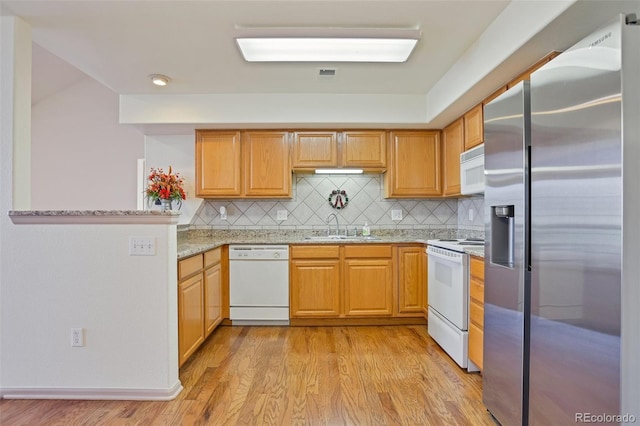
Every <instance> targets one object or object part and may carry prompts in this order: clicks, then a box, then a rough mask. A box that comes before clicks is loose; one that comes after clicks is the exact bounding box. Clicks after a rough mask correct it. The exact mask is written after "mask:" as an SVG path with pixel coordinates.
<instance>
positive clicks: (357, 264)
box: [289, 244, 426, 321]
mask: <svg viewBox="0 0 640 426" xmlns="http://www.w3.org/2000/svg"><path fill="white" fill-rule="evenodd" d="M398 252H399V253H401V255H400V256H399V258H400V259H401V260H400V266H399V267H398V266H396V265H397V264H398V263H397V260H396V259H397V257H396V248H395V246H392V245H390V244H344V245H294V246H291V250H290V254H291V261H290V272H289V274H290V316H291V318H292V319H301V320H302V319H305V320H309V319H326V320H331V319H334V320H336V319H343V320H344V319H349V321H351V320H354V319H355V320H357V319H360V320H361V321H366V320H367V319H371V320H375V319H376V318H378V319H379V320H378V321H398V320H403V321H407V320H410V321H416V318H418V321H424V309H425V308H424V307H425V306H426V293H425V291H426V254H425V253H424V246H423V245H414V246H401V247H399V248H398ZM400 305H402V306H403V308H400ZM397 317H406V318H404V319H402V318H397ZM411 317H413V318H411ZM385 318H386V319H387V320H384V319H385ZM389 318H394V320H388V319H389Z"/></svg>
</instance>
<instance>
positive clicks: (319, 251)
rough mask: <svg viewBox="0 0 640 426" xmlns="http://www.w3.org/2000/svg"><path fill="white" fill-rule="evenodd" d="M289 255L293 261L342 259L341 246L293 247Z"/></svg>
mask: <svg viewBox="0 0 640 426" xmlns="http://www.w3.org/2000/svg"><path fill="white" fill-rule="evenodd" d="M289 254H290V256H291V258H292V259H298V258H303V259H337V258H339V257H340V246H334V245H319V246H291V249H290V253H289Z"/></svg>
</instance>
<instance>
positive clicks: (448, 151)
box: [442, 117, 465, 196]
mask: <svg viewBox="0 0 640 426" xmlns="http://www.w3.org/2000/svg"><path fill="white" fill-rule="evenodd" d="M464 133H465V132H464V120H463V118H462V117H461V118H459V119H457V120H456V121H454V122H453V123H451V124H449V125H448V126H447V127H445V128H444V129H443V130H442V158H443V172H442V175H443V179H442V180H443V189H442V195H444V196H452V195H460V154H461V153H462V152H463V151H464V140H465V139H464Z"/></svg>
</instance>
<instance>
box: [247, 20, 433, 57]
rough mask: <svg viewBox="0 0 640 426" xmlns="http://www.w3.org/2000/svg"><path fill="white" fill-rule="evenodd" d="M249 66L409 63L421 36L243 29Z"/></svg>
mask: <svg viewBox="0 0 640 426" xmlns="http://www.w3.org/2000/svg"><path fill="white" fill-rule="evenodd" d="M239 33H240V34H239V35H238V37H236V42H237V43H238V47H239V48H240V51H241V52H242V55H243V56H244V59H245V60H246V61H249V62H405V61H406V60H407V59H408V58H409V55H411V52H412V51H413V49H414V47H415V46H416V43H417V42H418V40H419V39H420V35H421V32H420V30H417V29H406V28H397V29H393V28H243V29H241V30H240V31H239Z"/></svg>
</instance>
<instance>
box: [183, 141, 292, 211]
mask: <svg viewBox="0 0 640 426" xmlns="http://www.w3.org/2000/svg"><path fill="white" fill-rule="evenodd" d="M195 157H196V196H198V197H203V198H288V197H291V164H290V163H291V162H290V155H289V133H288V132H284V131H244V132H238V131H219V130H196V155H195Z"/></svg>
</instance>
